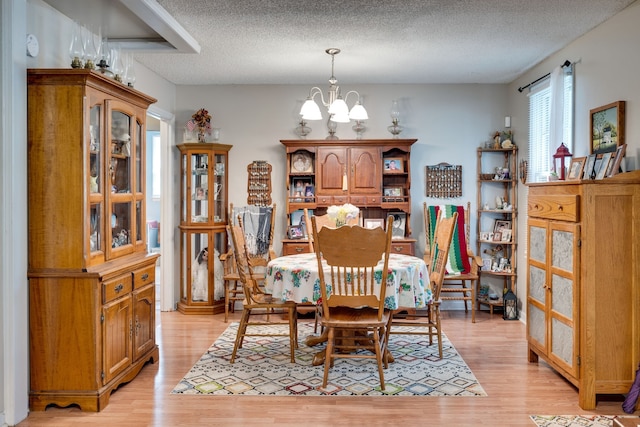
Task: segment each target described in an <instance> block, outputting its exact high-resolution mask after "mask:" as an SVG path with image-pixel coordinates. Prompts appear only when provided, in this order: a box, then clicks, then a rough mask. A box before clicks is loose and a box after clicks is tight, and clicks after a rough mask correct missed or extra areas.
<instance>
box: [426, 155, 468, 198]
mask: <svg viewBox="0 0 640 427" xmlns="http://www.w3.org/2000/svg"><path fill="white" fill-rule="evenodd" d="M426 176H427V185H426V188H427V197H438V198H447V197H462V166H460V165H450V164H449V163H439V164H437V165H432V166H427V167H426Z"/></svg>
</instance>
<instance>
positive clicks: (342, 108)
mask: <svg viewBox="0 0 640 427" xmlns="http://www.w3.org/2000/svg"><path fill="white" fill-rule="evenodd" d="M325 52H327V53H328V54H329V55H331V77H330V78H329V98H328V100H327V101H325V99H324V95H323V94H322V90H320V88H318V87H315V86H314V87H312V88H311V90H310V91H309V97H308V98H307V100H306V101H305V102H304V104H302V108H301V109H300V115H301V116H302V120H303V121H304V120H322V113H321V112H320V107H318V104H317V103H316V102H315V100H314V98H315V96H316V95H318V94H320V100H321V101H322V104H323V105H324V106H325V107H327V108H328V111H329V125H330V126H329V128H330V129H331V128H332V127H333V128H334V129H335V125H334V126H331V123H330V122H337V123H349V121H350V120H356V121H361V120H367V119H368V118H369V116H368V115H367V110H365V109H364V107H363V106H362V104H361V103H360V94H359V93H358V92H356V91H355V90H350V91H349V92H347V94H346V95H345V96H344V98H343V97H342V95H341V94H340V86H338V79H336V78H335V76H334V75H333V63H334V60H335V56H336V55H337V54H339V53H340V49H337V48H329V49H327V50H325ZM351 94H355V95H356V96H357V97H358V98H357V100H356V103H355V105H354V106H353V108H351V111H349V107H347V102H346V101H347V98H348V97H349V95H351ZM334 132H335V130H334Z"/></svg>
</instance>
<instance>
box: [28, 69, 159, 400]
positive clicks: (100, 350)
mask: <svg viewBox="0 0 640 427" xmlns="http://www.w3.org/2000/svg"><path fill="white" fill-rule="evenodd" d="M27 83H28V87H27V108H28V113H27V117H28V165H29V166H28V192H29V196H28V201H29V218H28V231H29V236H28V244H29V254H28V258H29V270H28V277H29V357H30V392H29V404H30V408H31V410H44V409H45V408H46V407H47V406H49V405H58V406H69V405H72V404H75V405H78V406H79V407H80V408H81V409H82V410H88V411H100V410H102V409H103V408H104V407H105V406H106V405H107V404H108V402H109V396H110V394H111V392H112V391H113V390H115V389H116V388H117V387H118V386H119V385H121V384H124V383H127V382H129V381H131V380H132V379H133V378H134V377H135V376H136V375H137V374H138V372H139V371H140V370H141V369H142V367H143V366H144V365H145V364H146V363H147V362H149V361H152V362H157V361H158V358H159V351H158V346H157V345H156V340H155V330H156V326H155V266H156V261H157V258H158V255H157V254H153V255H150V254H147V248H146V241H147V239H146V229H145V227H144V224H145V181H144V177H145V163H144V159H145V154H144V153H145V132H146V130H145V123H146V122H145V121H146V110H147V108H148V106H149V105H150V104H151V103H153V102H155V99H153V98H151V97H149V96H147V95H144V94H142V93H141V92H138V91H136V90H134V89H132V88H129V87H127V86H124V85H122V84H121V83H118V82H116V81H115V80H113V79H110V78H107V77H105V76H103V75H102V74H100V73H97V72H95V71H90V70H82V69H78V70H71V69H32V70H29V71H28V74H27Z"/></svg>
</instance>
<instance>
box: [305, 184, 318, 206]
mask: <svg viewBox="0 0 640 427" xmlns="http://www.w3.org/2000/svg"><path fill="white" fill-rule="evenodd" d="M314 197H316V190H315V187H314V186H313V184H307V185H305V186H304V201H305V202H313V199H314Z"/></svg>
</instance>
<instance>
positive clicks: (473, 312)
mask: <svg viewBox="0 0 640 427" xmlns="http://www.w3.org/2000/svg"><path fill="white" fill-rule="evenodd" d="M475 301H476V281H475V280H473V281H471V323H476V305H475Z"/></svg>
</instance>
